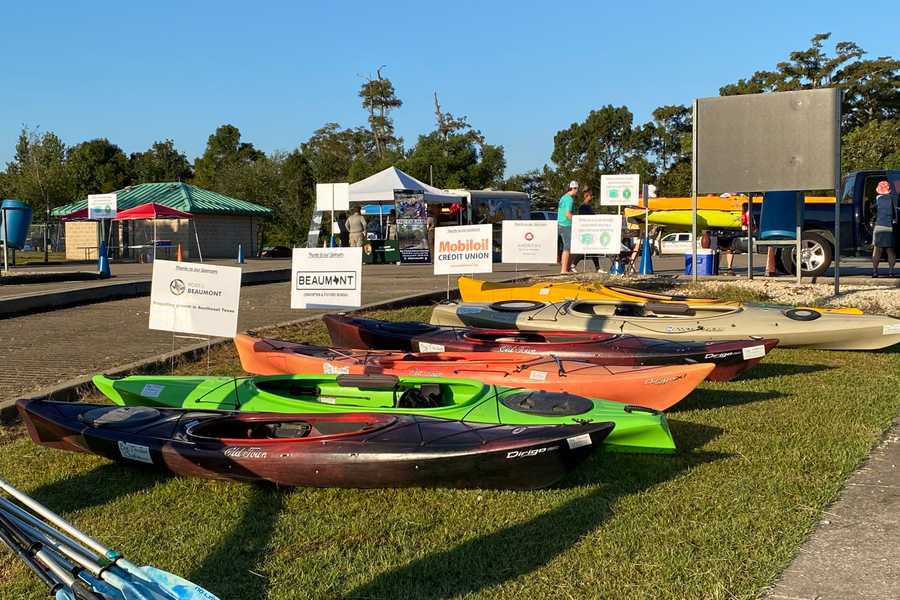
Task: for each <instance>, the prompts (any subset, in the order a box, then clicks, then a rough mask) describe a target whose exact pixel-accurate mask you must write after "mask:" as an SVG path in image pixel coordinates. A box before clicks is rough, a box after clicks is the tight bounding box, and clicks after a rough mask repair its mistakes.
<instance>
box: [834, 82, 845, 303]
mask: <svg viewBox="0 0 900 600" xmlns="http://www.w3.org/2000/svg"><path fill="white" fill-rule="evenodd" d="M837 95H838V97H837V102H835V115H834V120H835V122H836V123H840V122H841V104H842V103H843V100H844V91H843V90H841V89H838V92H837ZM841 200H842V198H841V130H840V127H837V128H835V130H834V295H835V296H837V295H838V294H839V293H841Z"/></svg>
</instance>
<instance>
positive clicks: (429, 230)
mask: <svg viewBox="0 0 900 600" xmlns="http://www.w3.org/2000/svg"><path fill="white" fill-rule="evenodd" d="M434 225H435V220H434V214H433V211H428V218H427V219H426V220H425V232H426V234H427V235H428V254H429V256H431V259H432V260H434Z"/></svg>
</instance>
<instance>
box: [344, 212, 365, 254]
mask: <svg viewBox="0 0 900 600" xmlns="http://www.w3.org/2000/svg"><path fill="white" fill-rule="evenodd" d="M347 232H348V233H349V235H350V239H349V242H350V247H351V248H360V247H362V245H363V241H365V239H366V218H365V217H364V216H362V215H361V214H360V212H359V207H358V206H354V207H353V208H352V209H350V216H349V217H347Z"/></svg>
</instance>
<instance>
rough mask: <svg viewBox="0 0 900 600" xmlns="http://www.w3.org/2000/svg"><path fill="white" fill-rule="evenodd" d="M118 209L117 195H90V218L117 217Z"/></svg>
mask: <svg viewBox="0 0 900 600" xmlns="http://www.w3.org/2000/svg"><path fill="white" fill-rule="evenodd" d="M116 210H117V196H116V194H115V193H112V194H90V195H88V219H89V220H91V221H99V220H100V219H115V218H116Z"/></svg>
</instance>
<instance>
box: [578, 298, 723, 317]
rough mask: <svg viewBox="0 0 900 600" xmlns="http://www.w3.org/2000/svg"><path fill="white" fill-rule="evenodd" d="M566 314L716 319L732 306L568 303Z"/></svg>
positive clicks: (673, 303) (659, 303) (600, 302)
mask: <svg viewBox="0 0 900 600" xmlns="http://www.w3.org/2000/svg"><path fill="white" fill-rule="evenodd" d="M567 310H568V312H569V313H572V314H578V315H586V316H589V317H624V318H655V317H664V318H678V317H686V318H690V319H696V318H703V317H716V316H721V315H724V314H726V313H733V312H735V311H736V310H739V309H736V308H735V307H734V306H724V305H719V306H699V307H698V306H691V305H689V304H683V303H679V302H603V301H587V300H584V301H580V302H570V303H569V306H568V309H567Z"/></svg>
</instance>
